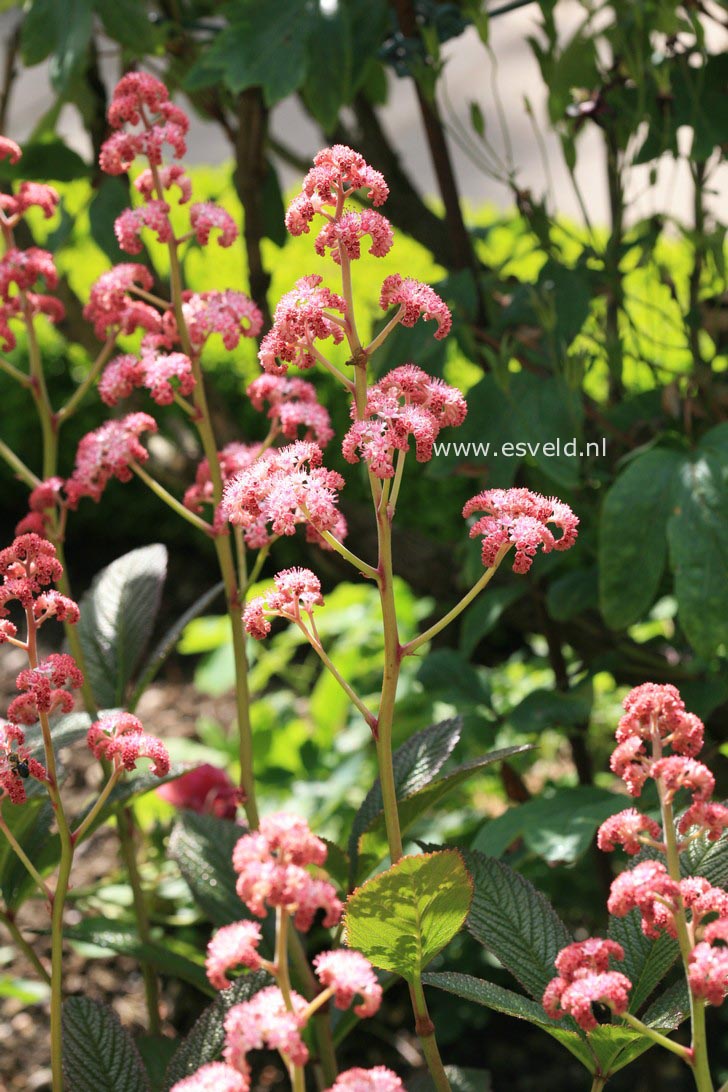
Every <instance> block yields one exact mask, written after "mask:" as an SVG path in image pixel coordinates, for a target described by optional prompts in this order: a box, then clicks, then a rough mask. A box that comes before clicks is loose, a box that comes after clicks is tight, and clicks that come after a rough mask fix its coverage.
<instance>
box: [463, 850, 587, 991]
mask: <svg viewBox="0 0 728 1092" xmlns="http://www.w3.org/2000/svg"><path fill="white" fill-rule="evenodd" d="M463 857H464V858H465V864H466V865H467V868H468V871H469V872H470V875H471V876H472V878H473V883H474V894H473V902H472V906H471V908H470V913H469V914H468V920H467V927H468V929H469V931H470V932H471V933H472V935H473V936H474V937H475V939H476V940H477V941H478V942H479V943H480V944H482V945H483V947H484V948H487V949H488V951H490V952H492V953H493V955H494V956H495V957H496V958H497V959H499V960H500V962H501V963H502V964H503V966H504V967H506V968H507V969H508V970H509V971H510V972H511V974H513V975H514V976H515V977H516V978H517V979H518V981H519V982H520V983H521V984H522V985H523V986H524V988H525V989H526V990H527V991H528V993H530V994H531V996H532V997H533V998H535V999H536V1000H537V1001H540V1000H541V998H542V997H543V991H544V990H545V989H546V986H547V985H548V983H549V982H550V981H551V979H552V978H553V977H554V975H555V973H556V972H555V970H554V960H555V959H556V956H557V955H558V954H559V952H560V951H561V949H562V948H565V947H566V945H567V944H571V943H572V941H573V937H572V936H571V935H570V934H569V931H568V929H567V928H566V926H565V925H564V923H563V922H562V921H561V919H560V918H559V917H558V915H557V913H556V911H555V910H554V908H553V906H551V904H550V903H549V902H548V901H547V900H546V899H545V898H544V896H543V895H542V894H541V893H540V892H539V891H537V890H536V888H535V887H534V886H533V884H531V883H529V881H528V880H526V879H525V878H524V877H523V876H521V875H519V873H518V872H514V871H513V869H512V868H509V867H508V866H507V865H505V864H502V863H501V862H500V861H496V860H495V859H494V858H492V857H485V856H484V855H483V854H482V853H478V852H477V851H470V852H466V851H463Z"/></svg>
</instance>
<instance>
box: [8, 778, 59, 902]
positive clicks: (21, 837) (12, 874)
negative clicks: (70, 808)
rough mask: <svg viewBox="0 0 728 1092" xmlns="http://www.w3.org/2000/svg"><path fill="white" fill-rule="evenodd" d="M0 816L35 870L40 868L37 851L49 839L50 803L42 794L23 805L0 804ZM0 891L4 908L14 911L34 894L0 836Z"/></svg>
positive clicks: (29, 880) (24, 871) (23, 870)
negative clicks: (1, 811) (1, 806)
mask: <svg viewBox="0 0 728 1092" xmlns="http://www.w3.org/2000/svg"><path fill="white" fill-rule="evenodd" d="M3 819H4V820H5V822H6V823H7V825H8V827H9V828H10V830H11V832H12V833H13V834H14V836H15V838H16V840H17V841H18V842H19V843H20V846H21V848H22V849H23V850H24V851H25V853H26V854H27V856H28V857H29V858H30V860H31V861H32V862H33V864H34V865H35V867H36V868H38V869H39V870H40V869H41V868H42V862H41V860H40V855H41V852H42V851H43V850H44V849H45V847H46V846H47V845H48V844H49V842H50V837H51V827H52V826H53V825H54V813H53V806H52V804H51V802H50V800H49V799H48V797H47V796H46V795H45V793H44V794H43V795H42V796H36V797H34V798H33V799H29V800H27V801H26V803H25V804H10V803H8V802H7V801H4V803H3ZM0 891H2V896H3V902H4V903H5V906H6V907H7V908H8V910H17V909H18V907H19V906H20V905H21V903H23V902H24V901H25V899H27V898H29V896H31V895H33V894H37V893H38V888H37V887H36V884H35V881H34V880H33V878H32V877H31V875H30V873H29V872H28V870H27V869H26V867H25V865H24V864H23V863H22V861H21V860H20V858H19V857H16V855H15V853H14V852H13V849H12V848H11V846H10V843H9V842H7V841H6V839H5V838H2V839H0Z"/></svg>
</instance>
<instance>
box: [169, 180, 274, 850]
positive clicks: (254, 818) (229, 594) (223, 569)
mask: <svg viewBox="0 0 728 1092" xmlns="http://www.w3.org/2000/svg"><path fill="white" fill-rule="evenodd" d="M151 171H152V176H153V178H154V184H155V188H156V190H157V196H158V197H159V198H160V199H162V200H163V199H164V191H163V187H162V184H161V180H160V177H159V170H158V168H157V167H156V166H154V165H152V166H151ZM168 250H169V275H170V285H171V296H172V302H173V305H174V313H175V318H176V321H177V329H178V331H179V336H180V341H181V343H182V349H183V352H185V353H186V354H187V356H188V357H189V358H190V362H191V365H192V374H193V375H194V377H195V380H196V383H195V389H194V391H193V393H192V401H193V404H194V406H195V408H196V409H197V417H196V418H195V424H196V426H197V431H198V433H199V436H200V441H201V443H202V449H203V451H204V453H205V455H206V457H207V461H208V465H209V468H210V479H211V482H212V492H213V498H212V500H213V505H214V506H215V507H217V505H218V504H219V503H220V500H221V499H222V472H221V470H220V461H219V458H218V453H217V440H216V439H215V433H214V431H213V427H212V418H211V416H210V410H209V407H208V404H207V395H206V394H205V383H204V376H203V374H202V367H201V364H200V357H199V354H198V353H196V352H195V351H194V349H193V347H192V344H191V342H190V337H189V332H188V330H187V324H186V322H185V317H184V313H183V311H182V271H181V269H180V264H179V256H178V254H177V244H176V242H175V241H174V240H171V241H170V242H169V243H168ZM230 539H231V536H230V535H215V537H214V543H215V552H216V553H217V560H218V565H219V566H220V574H221V576H222V579H223V583H224V585H225V598H226V601H227V607H228V614H229V616H230V624H231V626H232V633H233V653H234V656H235V704H236V711H237V721H238V757H239V761H240V787H241V789H242V790H243V793H244V796H245V800H244V804H243V807H244V808H245V814H246V816H247V819H248V823H249V825H250V827H251V829H252V830H255V829H257V827H258V823H259V819H258V806H257V803H256V798H255V779H254V777H253V731H252V725H251V723H250V691H249V686H248V670H249V665H248V654H247V648H246V639H245V630H244V629H243V619H242V613H241V606H242V604H241V602H240V591H239V588H238V581H237V576H236V571H235V557H234V554H233V547H232V544H231V541H230Z"/></svg>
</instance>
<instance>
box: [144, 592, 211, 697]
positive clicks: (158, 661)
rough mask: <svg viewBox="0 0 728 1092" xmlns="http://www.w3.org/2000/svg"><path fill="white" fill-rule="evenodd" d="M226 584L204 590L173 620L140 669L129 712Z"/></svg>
mask: <svg viewBox="0 0 728 1092" xmlns="http://www.w3.org/2000/svg"><path fill="white" fill-rule="evenodd" d="M224 587H225V585H224V583H223V581H222V580H220V581H218V583H217V584H214V585H213V586H212V587H211V588H208V590H207V591H206V592H203V593H202V595H201V596H199V598H198V599H196V600H195V601H194V603H193V604H192V606H190V607H188V608H187V610H186V611H185V612H184V613H183V614H181V615H180V616H179V618H178V619H177V620H176V622H173V623H172V625H171V626H170V627H169V629H168V630H167V632H166V633H165V634H164V636H163V637H162V638H161V640H160V641H158V642H157V644H156V645H155V646H154V648H153V649H152V651H151V653H150V654H149V656H147V658H146V660H145V663H144V667H143V668H142V669H141V670H140V673H139V678H138V679H137V682H136V686H135V687H134V692H133V694H132V696H131V698H130V699H129V703H128V709H129V712H132V713H133V712H134V709H135V708H136V706H137V704H138V702H139V699H140V698H141V696H142V694H143V693H144V691H145V690H146V688H147V687H148V686H149V684H150V683H151V682H152V680H153V679H154V677H155V676H156V674H157V672H158V671H159V669H160V667H162V665H163V664H164V662H165V660H166V659H167V657H168V656H169V655H170V653H171V652H172V651H173V650H174V648H175V646H176V644H177V642H178V641H179V640H180V638H181V636H182V633H183V632H184V630H185V629H186V628H187V626H188V625H189V623H190V622H191V621H193V619H195V618H197V617H198V616H199V615H200V614H202V612H203V611H204V610H207V608H208V607H209V606H210V604H211V603H213V602H214V601H215V599H216V598H217V597H218V595H219V594H220V592H221V591H223V589H224Z"/></svg>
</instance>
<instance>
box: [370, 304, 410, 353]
mask: <svg viewBox="0 0 728 1092" xmlns="http://www.w3.org/2000/svg"><path fill="white" fill-rule="evenodd" d="M403 314H404V307H403V306H402V305H400V307H399V309H398V311H397V314H396V315H395V316H394V317H393V318H391V319H390V320H389V322H388V323H387V325H386V326H385V327H384V329H383V330H380V331H379V333H378V334H377V336H376V337H375V338H374V340H373V341H370V342H369V344H368V345H367V347H366V349H365V350H364V352H365V353H366V354H367V356H371V354H372V353H375V352H376V351H377V349H379V348H380V346H382V345H383V344H384V342H385V341H386V340H387V338H388V337H389V335H390V334H391V333H392V330H394V328H395V327H396V326H399V324H400V322H401V321H402V315H403Z"/></svg>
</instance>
